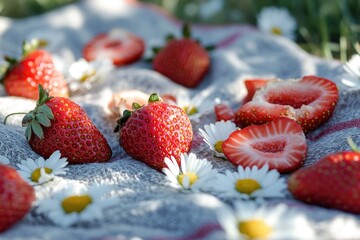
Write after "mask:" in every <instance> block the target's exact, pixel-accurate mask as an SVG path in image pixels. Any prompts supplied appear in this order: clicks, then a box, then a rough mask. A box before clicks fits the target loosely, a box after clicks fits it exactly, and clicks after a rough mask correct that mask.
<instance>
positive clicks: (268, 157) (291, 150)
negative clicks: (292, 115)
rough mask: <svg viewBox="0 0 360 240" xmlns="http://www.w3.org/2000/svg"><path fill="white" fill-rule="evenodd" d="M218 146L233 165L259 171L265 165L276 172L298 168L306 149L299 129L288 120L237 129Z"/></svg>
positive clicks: (282, 119)
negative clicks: (253, 168) (255, 168)
mask: <svg viewBox="0 0 360 240" xmlns="http://www.w3.org/2000/svg"><path fill="white" fill-rule="evenodd" d="M222 147H223V152H224V154H225V156H226V158H227V159H229V161H230V162H232V163H233V164H235V165H241V166H243V167H248V166H249V167H252V166H258V167H259V168H261V167H262V166H264V165H265V164H268V165H269V167H270V169H277V170H278V171H279V172H280V173H285V172H290V171H293V170H295V169H297V168H299V167H300V166H302V164H303V163H304V160H305V157H306V150H307V145H306V140H305V135H304V133H303V131H302V130H301V126H300V125H299V124H297V123H296V122H295V121H294V120H291V119H289V118H277V119H275V120H273V121H271V122H268V123H267V124H264V125H252V126H248V127H246V128H243V129H238V130H236V131H235V132H233V133H232V134H230V136H229V138H228V139H226V140H225V141H224V142H223V145H222Z"/></svg>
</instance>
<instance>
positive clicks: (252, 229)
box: [217, 201, 315, 240]
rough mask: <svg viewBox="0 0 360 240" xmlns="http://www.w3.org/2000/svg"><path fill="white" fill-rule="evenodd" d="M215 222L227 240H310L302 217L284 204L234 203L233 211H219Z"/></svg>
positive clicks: (311, 236)
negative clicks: (218, 224) (268, 205)
mask: <svg viewBox="0 0 360 240" xmlns="http://www.w3.org/2000/svg"><path fill="white" fill-rule="evenodd" d="M217 215H218V221H219V223H220V225H221V226H222V228H223V230H224V231H225V233H226V236H227V238H228V239H244V240H249V239H314V237H315V232H314V230H313V229H312V228H311V227H310V224H309V222H308V221H307V219H306V217H305V216H304V215H302V214H301V213H300V212H298V211H296V210H294V209H290V208H288V207H287V206H286V205H285V204H278V205H275V206H272V207H266V206H260V207H259V206H257V205H256V204H255V203H254V202H242V201H240V202H235V203H234V210H230V209H228V208H222V209H220V210H219V211H218V213H217Z"/></svg>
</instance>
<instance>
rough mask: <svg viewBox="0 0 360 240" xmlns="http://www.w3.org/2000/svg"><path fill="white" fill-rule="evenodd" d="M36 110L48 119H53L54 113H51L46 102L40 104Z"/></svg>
mask: <svg viewBox="0 0 360 240" xmlns="http://www.w3.org/2000/svg"><path fill="white" fill-rule="evenodd" d="M38 111H39V113H43V114H45V116H46V117H47V118H48V119H50V120H52V119H54V114H53V113H52V111H51V108H49V106H48V105H46V104H44V105H41V106H40V107H39V108H38Z"/></svg>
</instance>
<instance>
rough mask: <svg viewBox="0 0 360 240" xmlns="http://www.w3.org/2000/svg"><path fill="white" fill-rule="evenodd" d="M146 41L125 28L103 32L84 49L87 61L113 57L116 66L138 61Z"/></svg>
mask: <svg viewBox="0 0 360 240" xmlns="http://www.w3.org/2000/svg"><path fill="white" fill-rule="evenodd" d="M144 50H145V44H144V41H143V40H142V39H141V38H140V37H138V36H136V35H134V34H132V33H130V32H127V31H124V30H120V31H116V30H115V31H113V32H109V33H101V34H99V35H97V36H95V37H94V38H93V39H91V40H90V41H89V42H88V43H87V44H86V45H85V47H84V49H83V56H84V58H85V59H86V60H87V61H93V60H95V59H97V58H108V59H111V60H112V61H113V63H114V65H116V66H121V65H125V64H130V63H133V62H135V61H137V60H138V59H139V58H140V57H141V56H142V55H143V53H144Z"/></svg>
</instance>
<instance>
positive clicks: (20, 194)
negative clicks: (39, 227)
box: [0, 164, 35, 232]
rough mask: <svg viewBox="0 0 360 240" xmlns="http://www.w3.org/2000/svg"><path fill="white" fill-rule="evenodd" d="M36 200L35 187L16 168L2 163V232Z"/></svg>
mask: <svg viewBox="0 0 360 240" xmlns="http://www.w3.org/2000/svg"><path fill="white" fill-rule="evenodd" d="M34 201H35V191H34V189H33V187H32V186H30V185H29V184H28V183H27V182H26V181H25V180H24V179H23V178H22V177H21V176H20V175H19V174H18V173H17V172H16V170H15V169H13V168H12V167H9V166H6V165H2V164H0V232H4V231H5V230H7V229H8V228H10V227H11V226H13V225H14V224H15V223H17V222H19V221H20V220H21V219H22V218H23V217H24V216H25V215H26V214H27V213H28V212H29V211H30V209H31V206H32V203H33V202H34Z"/></svg>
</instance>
